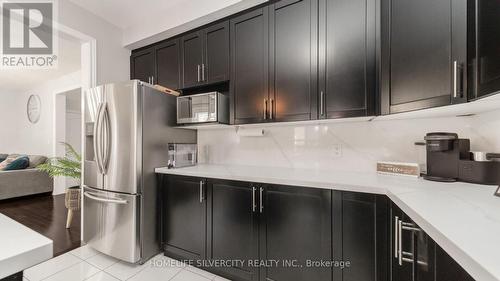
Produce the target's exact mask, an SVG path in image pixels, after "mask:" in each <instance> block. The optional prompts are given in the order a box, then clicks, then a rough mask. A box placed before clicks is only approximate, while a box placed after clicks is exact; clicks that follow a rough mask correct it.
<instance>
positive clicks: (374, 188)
mask: <svg viewBox="0 0 500 281" xmlns="http://www.w3.org/2000/svg"><path fill="white" fill-rule="evenodd" d="M208 167H211V166H210V165H209V166H208ZM213 167H217V169H218V170H217V171H209V170H207V171H203V170H200V169H196V168H194V169H191V170H190V169H189V168H188V169H183V168H179V169H167V168H157V169H155V172H156V173H161V174H171V175H180V176H193V177H202V178H213V179H224V180H235V181H248V182H259V183H269V184H281V185H290V186H302V187H310V188H322V189H330V190H340V191H353V192H364V193H371V194H380V195H387V196H388V197H389V199H391V200H392V201H393V202H394V203H395V204H396V205H397V206H398V207H399V208H401V210H403V211H404V212H405V213H407V214H408V215H409V216H410V217H411V218H412V220H413V221H414V222H415V223H417V224H418V225H419V226H420V227H421V228H422V229H423V230H424V231H425V232H426V233H427V234H428V235H429V236H430V237H431V238H432V239H433V240H434V241H435V242H436V243H437V244H438V245H439V246H440V247H441V248H442V249H443V250H444V251H446V252H447V253H448V254H449V255H450V256H451V257H452V258H453V259H455V260H456V261H457V263H458V264H459V265H460V266H462V267H463V268H464V269H465V270H466V271H467V272H468V273H469V274H470V275H471V276H472V277H473V278H475V279H476V280H477V281H500V276H495V273H493V272H491V271H489V270H488V269H487V268H485V267H484V266H483V265H481V264H480V263H479V262H478V261H477V260H475V259H474V258H472V257H471V256H469V255H468V254H467V253H466V252H464V251H463V250H462V249H461V248H460V246H459V245H457V244H456V243H454V242H453V241H451V240H450V239H449V238H448V237H447V236H446V235H444V234H443V233H442V232H441V231H440V230H439V227H438V226H435V225H432V224H431V223H430V222H429V221H428V220H426V219H424V218H423V217H422V216H421V215H420V214H419V213H418V212H417V211H415V210H414V209H413V208H411V207H410V206H409V205H408V204H406V203H405V202H404V201H403V200H402V199H401V198H400V196H402V195H408V194H411V193H413V192H415V191H414V190H411V189H408V190H404V189H403V190H397V192H394V191H393V190H391V188H389V187H385V188H384V187H381V185H383V184H384V183H380V182H375V183H374V184H373V185H371V184H366V183H362V184H359V183H358V184H350V183H347V182H346V181H345V180H343V179H342V180H339V181H338V182H337V181H335V180H333V181H331V182H321V181H314V180H309V181H308V180H301V179H300V180H297V179H281V178H267V177H265V176H263V175H259V176H240V175H233V174H231V171H230V170H229V168H225V167H224V166H217V165H214V166H213ZM202 169H203V168H202ZM380 177H381V178H382V179H383V180H387V181H395V182H396V183H397V184H401V183H400V182H399V181H400V180H402V179H401V178H399V177H395V176H380ZM374 180H376V178H374ZM407 180H408V183H409V184H415V183H416V184H419V182H418V181H415V182H413V181H411V179H407ZM415 180H416V179H415ZM361 182H363V180H361ZM425 183H427V182H425ZM428 183H429V185H432V184H436V183H435V182H428ZM403 184H404V183H403ZM471 188H473V187H472V186H471ZM398 194H399V196H398ZM499 204H500V203H499ZM463 227H464V229H463V230H462V231H467V230H466V226H465V225H464V226H463ZM491 243H494V241H492V242H491Z"/></svg>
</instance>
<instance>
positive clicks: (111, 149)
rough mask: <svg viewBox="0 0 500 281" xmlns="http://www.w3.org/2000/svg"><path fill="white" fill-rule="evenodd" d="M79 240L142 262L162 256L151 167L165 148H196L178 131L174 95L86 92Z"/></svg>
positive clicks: (130, 86)
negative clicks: (175, 145) (176, 145)
mask: <svg viewBox="0 0 500 281" xmlns="http://www.w3.org/2000/svg"><path fill="white" fill-rule="evenodd" d="M84 118H85V122H84V123H85V124H84V126H85V145H84V152H83V155H84V163H83V240H84V242H86V243H88V244H89V245H90V246H91V247H92V248H94V249H96V250H97V251H100V252H102V253H104V254H107V255H110V256H113V257H115V258H118V259H120V260H123V261H127V262H130V263H144V262H146V261H147V260H148V259H149V258H151V257H152V256H154V255H155V254H157V253H159V252H160V244H159V241H160V237H159V233H160V230H159V215H158V214H159V210H158V204H157V203H158V200H159V198H158V196H157V182H156V178H157V177H156V175H155V172H154V169H155V168H157V167H162V166H166V165H167V161H168V143H169V142H182V143H195V142H196V133H195V131H191V130H185V129H176V128H174V126H175V125H176V97H174V96H172V95H168V94H164V93H162V92H159V91H157V90H155V89H154V88H152V87H151V85H149V84H147V83H144V82H141V81H138V80H132V81H127V82H123V83H116V84H107V85H103V86H99V87H96V88H93V89H90V90H88V91H87V92H86V94H85V117H84Z"/></svg>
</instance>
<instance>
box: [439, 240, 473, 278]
mask: <svg viewBox="0 0 500 281" xmlns="http://www.w3.org/2000/svg"><path fill="white" fill-rule="evenodd" d="M450 280H453V281H474V278H472V277H471V276H470V275H469V274H468V273H467V272H466V271H465V270H464V269H463V268H462V267H461V266H460V265H459V264H458V263H457V262H456V261H455V260H454V259H453V258H452V257H450V256H449V255H448V254H447V253H446V252H445V251H444V250H443V249H442V248H441V247H439V246H437V245H436V279H435V281H450Z"/></svg>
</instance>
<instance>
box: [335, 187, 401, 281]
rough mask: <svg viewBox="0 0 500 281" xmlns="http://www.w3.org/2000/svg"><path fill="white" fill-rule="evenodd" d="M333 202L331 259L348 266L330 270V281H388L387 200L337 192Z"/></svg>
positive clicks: (375, 196)
mask: <svg viewBox="0 0 500 281" xmlns="http://www.w3.org/2000/svg"><path fill="white" fill-rule="evenodd" d="M333 198H334V199H333V216H332V217H333V257H334V260H342V261H345V262H349V263H350V265H349V266H348V267H346V268H344V269H341V268H338V267H337V268H334V269H333V280H343V281H359V280H363V281H386V280H389V272H388V261H389V252H388V251H389V245H388V243H389V235H388V230H389V225H388V217H389V202H388V200H387V198H386V197H385V196H382V195H373V194H366V193H356V192H341V191H334V193H333ZM393 280H398V281H402V280H400V279H393Z"/></svg>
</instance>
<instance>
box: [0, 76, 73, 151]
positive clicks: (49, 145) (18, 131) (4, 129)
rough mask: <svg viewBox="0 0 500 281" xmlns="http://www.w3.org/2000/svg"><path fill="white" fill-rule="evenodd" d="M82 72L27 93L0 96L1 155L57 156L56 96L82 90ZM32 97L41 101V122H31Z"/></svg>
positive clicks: (49, 82) (47, 83) (48, 82)
mask: <svg viewBox="0 0 500 281" xmlns="http://www.w3.org/2000/svg"><path fill="white" fill-rule="evenodd" d="M80 76H81V75H80V71H77V72H74V73H71V74H68V75H65V76H63V77H60V78H58V79H55V80H51V81H47V82H46V83H44V84H42V85H40V86H39V87H37V88H36V89H33V90H31V91H28V92H25V93H0V100H1V102H0V116H1V118H0V151H2V152H1V153H25V154H40V155H46V156H54V153H55V152H54V131H55V130H54V127H55V126H54V118H55V117H54V111H55V110H54V106H55V104H54V103H55V98H54V96H55V94H57V93H61V92H64V91H67V90H70V89H74V88H78V87H80ZM32 94H37V95H39V96H40V99H41V114H40V120H39V121H38V123H36V124H32V123H30V122H29V120H28V117H27V115H26V103H27V102H28V98H29V96H30V95H32Z"/></svg>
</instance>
